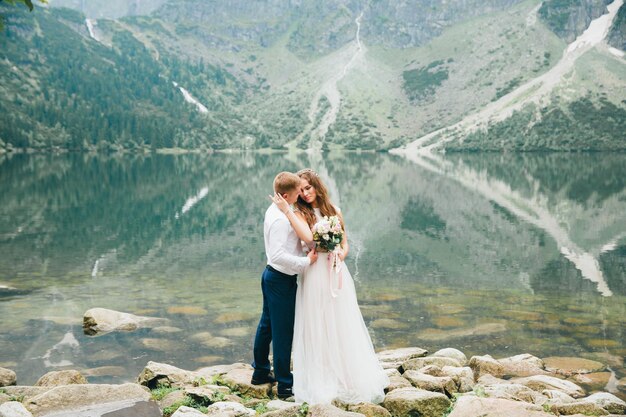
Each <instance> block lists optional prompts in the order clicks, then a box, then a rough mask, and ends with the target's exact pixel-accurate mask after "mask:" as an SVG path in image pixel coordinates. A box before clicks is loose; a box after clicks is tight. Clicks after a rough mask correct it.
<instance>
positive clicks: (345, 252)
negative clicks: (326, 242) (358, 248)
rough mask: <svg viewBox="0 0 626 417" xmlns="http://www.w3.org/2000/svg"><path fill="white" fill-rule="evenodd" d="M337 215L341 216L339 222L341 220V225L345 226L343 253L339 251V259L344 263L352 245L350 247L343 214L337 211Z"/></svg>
mask: <svg viewBox="0 0 626 417" xmlns="http://www.w3.org/2000/svg"><path fill="white" fill-rule="evenodd" d="M337 214H338V215H339V220H341V225H342V226H343V239H341V251H339V258H341V260H342V261H343V260H344V259H346V256H348V252H349V251H350V245H348V232H346V224H345V223H344V221H343V214H341V210H339V209H337Z"/></svg>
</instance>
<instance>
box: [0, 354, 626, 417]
mask: <svg viewBox="0 0 626 417" xmlns="http://www.w3.org/2000/svg"><path fill="white" fill-rule="evenodd" d="M377 355H378V358H379V361H380V363H381V366H382V368H383V369H384V371H385V373H386V374H387V375H388V376H389V379H390V385H389V386H388V387H387V389H386V390H385V398H384V400H383V401H382V403H380V404H372V403H358V404H349V403H345V402H342V401H341V400H335V401H334V402H333V404H332V405H331V404H327V405H310V404H306V403H304V404H300V403H295V402H293V399H290V400H288V401H282V400H278V399H277V398H276V386H275V384H274V385H271V384H263V385H251V384H250V378H251V375H252V371H253V369H252V367H251V366H250V365H249V364H245V363H233V364H227V365H215V366H209V367H203V368H199V369H197V370H195V371H190V370H185V369H180V368H177V367H175V366H173V365H169V364H164V363H157V362H152V361H150V362H148V363H147V365H146V366H145V368H144V369H143V371H142V372H141V373H140V374H139V375H138V377H137V379H136V381H135V382H134V383H122V384H90V383H89V382H88V381H87V379H86V378H85V377H84V376H83V375H82V374H81V373H80V372H79V371H76V370H61V371H52V372H49V373H47V374H46V375H44V376H42V377H41V378H40V379H39V381H37V383H35V384H34V385H33V386H20V385H17V382H18V379H17V376H16V375H15V372H13V371H11V370H8V369H4V368H0V416H3V417H4V416H10V417H13V416H19V417H31V416H33V417H60V416H67V417H72V416H75V417H90V416H103V417H104V416H107V415H109V414H108V413H113V414H111V415H115V416H133V417H185V416H186V417H200V416H203V415H204V416H206V415H209V416H220V417H226V416H230V417H243V416H250V417H251V416H266V417H287V416H298V417H306V416H311V417H322V416H326V417H334V416H337V417H358V416H366V417H412V416H415V415H419V416H423V417H444V416H448V417H473V416H475V417H478V416H481V415H488V416H494V417H495V416H502V417H505V416H507V417H508V416H510V415H520V416H522V415H528V416H535V417H549V416H554V415H577V416H580V415H626V402H625V401H624V399H626V377H625V378H622V379H620V380H619V381H618V380H617V379H616V378H615V375H614V374H612V376H613V379H614V380H613V381H610V383H606V384H605V383H604V382H605V380H606V376H607V373H610V367H609V366H607V365H606V364H603V363H601V362H597V361H592V360H589V359H583V358H576V357H550V358H544V359H540V358H537V357H535V356H532V355H530V354H520V355H515V356H511V357H507V358H501V359H494V358H493V357H491V356H490V355H483V356H473V357H471V358H469V359H468V358H467V357H466V356H465V354H464V353H462V352H461V351H459V350H457V349H455V348H444V349H440V350H439V351H437V352H434V353H432V354H429V352H428V351H427V350H425V349H422V348H419V347H411V348H399V349H389V350H384V351H381V352H378V353H377ZM609 386H610V389H611V391H613V393H610V392H608V391H606V388H607V387H609ZM11 413H13V414H11ZM515 413H518V414H515Z"/></svg>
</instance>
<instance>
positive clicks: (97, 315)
mask: <svg viewBox="0 0 626 417" xmlns="http://www.w3.org/2000/svg"><path fill="white" fill-rule="evenodd" d="M166 323H167V319H161V318H157V317H144V316H135V315H134V314H130V313H123V312H121V311H115V310H109V309H106V308H92V309H90V310H87V311H86V312H85V314H84V315H83V331H84V332H85V334H88V335H91V336H94V335H99V334H106V333H110V332H113V331H133V330H137V329H139V328H142V327H155V326H163V325H165V324H166Z"/></svg>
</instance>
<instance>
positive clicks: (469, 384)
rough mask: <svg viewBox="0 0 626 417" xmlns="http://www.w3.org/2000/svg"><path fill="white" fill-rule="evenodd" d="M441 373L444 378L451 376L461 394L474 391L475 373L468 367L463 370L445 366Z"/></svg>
mask: <svg viewBox="0 0 626 417" xmlns="http://www.w3.org/2000/svg"><path fill="white" fill-rule="evenodd" d="M441 373H442V374H443V375H442V376H449V377H451V378H452V379H453V380H454V382H456V385H457V387H458V389H459V392H470V391H472V390H473V389H474V385H475V383H474V372H473V371H472V368H470V367H468V366H464V367H463V368H457V367H454V366H444V367H443V368H441Z"/></svg>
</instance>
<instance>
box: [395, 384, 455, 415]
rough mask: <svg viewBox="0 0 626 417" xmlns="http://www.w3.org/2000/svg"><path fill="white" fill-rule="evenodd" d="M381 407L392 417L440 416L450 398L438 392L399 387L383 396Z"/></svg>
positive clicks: (448, 404) (446, 407)
mask: <svg viewBox="0 0 626 417" xmlns="http://www.w3.org/2000/svg"><path fill="white" fill-rule="evenodd" d="M383 407H385V408H386V409H387V410H389V412H390V413H391V415H392V416H394V417H413V416H420V417H441V416H442V415H443V413H444V412H445V411H446V410H447V409H448V407H450V400H449V399H448V397H446V396H445V395H444V394H440V393H438V392H431V391H426V390H422V389H417V388H400V389H396V390H393V391H391V392H389V393H388V394H387V395H386V396H385V400H384V401H383Z"/></svg>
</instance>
